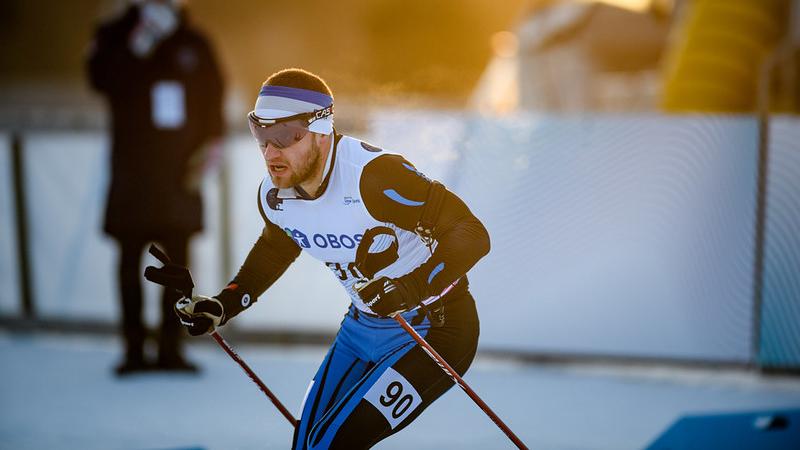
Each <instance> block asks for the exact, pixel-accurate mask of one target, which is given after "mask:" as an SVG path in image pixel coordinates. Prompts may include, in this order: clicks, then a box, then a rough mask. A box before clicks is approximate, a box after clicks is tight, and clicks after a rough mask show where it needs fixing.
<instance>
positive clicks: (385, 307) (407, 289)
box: [355, 277, 422, 317]
mask: <svg viewBox="0 0 800 450" xmlns="http://www.w3.org/2000/svg"><path fill="white" fill-rule="evenodd" d="M409 281H410V280H409V279H408V278H407V277H400V278H387V277H379V278H375V279H374V280H369V281H366V282H363V283H357V284H356V286H355V289H356V292H357V293H358V296H359V297H360V298H361V300H362V301H363V302H364V304H365V305H367V306H368V307H369V308H370V309H371V310H372V311H373V312H374V313H375V314H377V315H379V316H384V317H393V316H394V315H395V314H398V313H401V312H403V311H408V310H409V309H412V308H414V307H416V306H417V305H418V304H419V303H420V302H421V301H422V296H421V295H419V293H418V292H416V291H417V290H416V289H414V286H413V283H409Z"/></svg>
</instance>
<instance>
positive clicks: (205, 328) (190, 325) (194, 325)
mask: <svg viewBox="0 0 800 450" xmlns="http://www.w3.org/2000/svg"><path fill="white" fill-rule="evenodd" d="M175 314H177V315H178V318H180V319H181V323H182V324H183V325H184V326H185V327H186V328H187V329H188V330H189V334H191V335H192V336H200V335H201V334H206V333H211V332H213V331H214V330H216V329H217V327H218V326H220V323H221V322H222V318H223V316H224V315H225V310H224V309H223V307H222V303H221V302H220V301H219V300H218V299H216V298H213V297H206V296H204V295H195V296H194V297H192V298H182V299H180V300H178V302H177V303H175Z"/></svg>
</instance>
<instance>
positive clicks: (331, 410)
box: [151, 69, 489, 449]
mask: <svg viewBox="0 0 800 450" xmlns="http://www.w3.org/2000/svg"><path fill="white" fill-rule="evenodd" d="M248 120H249V123H250V129H251V131H252V133H253V136H254V137H255V139H256V141H257V142H258V146H259V149H260V151H261V153H262V155H263V157H264V160H265V165H266V169H267V174H266V176H265V177H264V179H263V181H262V182H261V186H260V187H259V192H258V207H259V211H260V213H261V215H262V218H263V220H264V229H263V231H262V234H261V235H260V236H259V237H258V239H257V240H256V242H255V244H254V245H253V247H252V249H251V250H250V253H249V254H248V256H247V258H246V259H245V261H244V264H243V265H242V267H241V268H240V270H239V272H238V273H237V275H236V276H235V277H234V279H233V280H232V281H231V283H230V284H229V285H228V286H227V287H226V288H225V289H223V290H222V292H221V293H219V294H218V295H217V296H216V297H206V296H201V295H195V296H193V297H192V298H191V299H188V298H187V299H182V300H181V301H179V302H178V303H177V304H176V312H177V313H178V316H179V317H180V318H181V321H182V322H183V324H184V325H186V326H187V327H188V329H189V333H190V334H192V335H201V334H204V333H209V332H212V331H214V330H215V329H216V328H217V327H219V326H221V325H224V324H226V323H227V322H229V321H230V320H231V319H232V318H233V317H234V316H236V315H237V314H239V313H241V312H242V311H243V310H245V309H247V308H249V307H250V306H251V305H252V304H253V303H255V301H256V299H257V298H258V296H259V295H261V294H262V293H263V292H264V291H265V290H266V289H267V288H269V287H270V286H271V285H272V284H273V283H274V282H275V281H276V280H277V279H278V278H279V277H280V276H281V275H282V274H283V273H284V272H285V271H286V269H287V268H288V267H289V265H290V264H291V263H292V262H293V261H294V260H295V259H296V258H297V256H298V255H299V254H300V252H301V251H306V252H308V253H309V254H310V255H311V256H312V257H314V258H316V259H318V260H319V261H320V262H322V263H323V264H325V265H326V266H327V267H328V268H329V269H330V270H331V272H332V273H333V275H334V276H335V277H336V278H337V279H338V280H339V281H340V282H341V284H342V286H343V287H344V289H345V290H346V291H347V293H348V294H349V296H350V298H351V304H350V306H349V309H348V311H347V312H346V314H345V316H344V319H343V321H342V325H341V328H340V330H339V333H338V334H337V337H336V339H335V341H334V343H333V344H332V346H331V348H330V350H329V352H328V354H327V356H326V357H325V359H324V360H323V362H322V365H321V366H320V368H319V370H318V372H317V374H316V375H315V376H314V377H313V379H312V381H311V384H310V385H309V387H308V391H307V393H306V396H305V399H304V401H303V406H302V414H301V419H300V422H299V424H298V426H297V428H296V429H295V434H294V443H293V445H292V448H294V449H306V448H348V449H350V448H369V447H371V446H373V445H375V444H376V443H378V442H379V441H381V440H382V439H385V438H386V437H388V436H390V435H392V434H394V433H396V432H398V431H399V430H401V429H403V428H404V427H405V426H407V425H408V424H409V423H411V422H412V421H413V420H414V419H415V418H416V417H418V416H419V414H421V413H422V411H423V410H424V409H425V408H427V407H428V406H429V405H430V404H431V403H432V402H433V401H435V400H436V399H437V398H439V397H440V396H441V395H442V394H444V393H445V392H446V391H447V390H448V389H450V388H451V387H452V386H453V381H452V380H451V378H450V377H449V376H448V375H446V374H445V372H444V371H443V370H442V369H441V368H440V367H439V366H438V365H437V363H436V362H434V360H432V359H431V357H430V356H429V355H427V354H426V353H425V351H424V350H423V348H422V347H420V346H419V344H417V343H416V341H414V340H413V338H412V337H411V336H410V335H409V334H407V333H406V332H405V331H404V330H403V329H402V327H401V326H400V324H399V323H398V322H397V321H396V320H394V319H393V317H394V316H395V315H397V314H401V315H402V317H403V318H405V319H406V320H407V321H408V322H409V323H410V324H411V326H413V327H414V328H415V329H416V330H417V331H418V332H419V333H420V334H421V335H422V336H424V337H425V339H426V340H427V341H428V342H429V343H430V344H431V345H432V346H433V347H434V348H435V349H436V351H437V352H439V353H440V354H441V355H442V356H443V357H444V358H445V360H447V361H448V362H449V363H450V364H451V365H452V366H453V368H454V369H455V370H456V371H458V372H459V373H460V374H464V373H465V372H466V371H467V369H468V368H469V366H470V365H471V363H472V360H473V358H474V357H475V352H476V349H477V343H478V334H479V325H478V315H477V312H476V309H475V300H474V299H473V298H472V296H471V294H470V292H469V288H468V284H469V283H468V281H467V277H466V273H467V271H468V270H469V269H470V268H472V266H473V265H474V264H475V263H477V262H478V260H479V259H480V258H482V257H483V256H484V255H486V254H487V253H488V252H489V235H488V233H487V231H486V229H485V228H484V226H483V224H482V223H481V222H480V221H479V220H478V219H477V218H476V217H475V216H474V215H473V214H472V212H471V211H470V210H469V208H468V207H467V205H466V204H464V202H463V201H461V199H459V198H458V197H457V196H456V195H455V194H453V193H452V192H450V191H448V190H447V189H446V188H445V187H444V186H443V185H442V184H440V183H438V182H436V181H431V180H430V179H428V178H427V177H425V176H424V175H423V174H421V173H420V172H418V171H417V170H416V168H415V167H414V166H413V165H412V164H411V163H409V162H408V161H407V160H405V159H404V158H403V157H402V156H401V155H398V154H393V153H390V152H386V151H383V150H382V149H380V148H377V147H375V146H372V145H370V144H367V143H366V142H363V141H361V140H358V139H355V138H352V137H349V136H345V135H342V134H339V133H338V132H336V130H334V128H333V94H332V93H331V91H330V89H329V88H328V86H327V84H326V83H325V81H324V80H322V79H321V78H319V77H318V76H316V75H314V74H312V73H310V72H307V71H305V70H302V69H286V70H283V71H280V72H277V73H275V74H273V75H272V76H270V77H269V78H268V79H267V81H266V82H265V83H264V85H263V86H262V89H261V91H260V94H259V96H258V99H257V100H256V105H255V109H254V110H253V111H252V112H251V113H250V114H249V115H248ZM162 270H164V273H163V277H164V279H165V280H168V279H169V277H170V273H169V272H168V271H166V269H162ZM151 279H153V278H151ZM153 281H156V280H155V279H153ZM157 282H158V281H157ZM164 284H166V283H164ZM296 303H297V314H298V315H302V314H303V313H304V312H303V308H305V306H304V301H303V295H302V292H298V298H297V302H296Z"/></svg>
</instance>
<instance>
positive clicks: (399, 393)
mask: <svg viewBox="0 0 800 450" xmlns="http://www.w3.org/2000/svg"><path fill="white" fill-rule="evenodd" d="M364 399H365V400H367V401H368V402H370V403H372V406H374V407H375V408H377V409H378V411H380V412H381V414H383V417H385V418H386V420H387V421H388V422H389V426H391V427H392V429H394V428H395V427H396V426H397V425H398V424H399V423H400V422H402V421H403V420H404V419H405V418H406V417H408V415H409V414H411V413H412V412H413V411H414V410H415V409H417V406H419V405H420V403H422V397H420V395H419V393H418V392H417V390H416V389H414V386H412V385H411V383H409V382H408V380H406V378H405V377H404V376H403V375H401V374H400V372H397V371H396V370H394V369H392V368H391V367H389V368H388V369H386V372H384V373H383V375H381V377H380V378H379V379H378V381H376V382H375V384H374V385H372V387H371V388H370V390H369V391H367V393H366V395H364Z"/></svg>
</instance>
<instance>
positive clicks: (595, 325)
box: [0, 111, 800, 368]
mask: <svg viewBox="0 0 800 450" xmlns="http://www.w3.org/2000/svg"><path fill="white" fill-rule="evenodd" d="M799 125H800V121H798V120H797V119H796V118H795V119H792V118H777V119H775V120H774V121H773V124H772V128H771V138H770V141H769V142H770V148H769V153H768V154H769V157H770V159H769V161H768V163H769V165H768V168H769V170H768V172H767V175H768V179H767V184H766V185H767V196H766V205H767V209H766V214H765V217H766V222H765V232H766V233H765V239H764V247H763V249H764V268H763V290H762V294H763V295H762V296H761V297H760V298H761V302H762V304H761V305H759V304H758V298H759V297H758V296H756V295H755V293H754V286H756V283H755V280H754V277H755V276H757V275H754V274H757V273H758V271H756V270H754V269H755V266H754V264H755V261H756V257H755V255H756V249H757V248H758V245H760V244H759V243H758V242H757V241H758V240H757V239H756V223H757V220H756V214H757V211H758V208H757V202H758V198H759V197H758V195H757V189H758V185H759V184H758V181H759V180H758V169H759V149H758V144H759V139H758V124H757V122H756V119H754V118H749V117H712V116H660V115H652V116H645V117H630V116H627V117H626V116H591V117H556V116H516V117H513V118H506V119H487V118H482V117H475V116H467V115H460V114H452V113H447V112H420V111H408V112H402V111H379V112H377V113H375V114H374V115H373V119H372V123H371V127H370V132H369V133H368V135H367V136H363V137H366V138H367V139H368V140H371V141H372V143H373V144H375V145H378V146H381V147H384V148H386V149H387V150H390V151H398V152H401V153H404V154H405V155H407V157H408V158H409V159H410V160H412V161H413V162H415V164H416V165H417V166H418V168H420V169H421V170H422V171H423V172H426V173H427V174H428V175H429V176H431V177H433V178H437V179H440V180H442V181H444V182H445V183H446V184H447V185H448V186H449V187H450V188H451V189H452V190H454V191H455V192H457V193H459V195H461V196H462V197H463V198H464V199H465V200H466V201H467V203H468V204H469V205H470V207H471V208H472V209H473V211H474V212H475V213H476V214H477V215H478V216H479V217H480V218H481V219H482V220H483V221H484V223H485V224H486V225H487V227H488V229H489V231H490V234H491V236H492V252H491V253H490V255H489V256H488V257H487V258H485V259H484V260H483V261H481V262H480V263H479V264H478V265H477V266H476V268H475V269H474V270H473V272H471V275H470V279H471V282H472V290H473V292H474V294H475V297H476V299H477V301H478V307H479V311H480V313H481V325H482V342H481V345H482V349H483V350H495V351H501V352H511V353H516V354H521V355H554V356H559V355H562V356H563V355H568V356H593V357H594V356H603V357H608V356H610V357H622V358H656V359H667V360H681V361H694V362H712V363H730V364H760V365H764V366H769V367H783V368H799V367H800V325H798V324H799V323H800V306H798V305H800V300H799V299H800V284H799V283H800V182H798V180H799V179H800V147H799V146H798V144H797V142H800V136H798V131H797V130H798V129H800V126H799ZM10 136H11V135H10V133H6V134H4V135H2V138H0V177H1V178H0V180H2V181H0V268H1V269H2V273H1V274H0V282H2V283H3V284H2V285H3V286H4V289H2V290H0V316H1V317H2V318H3V320H2V322H0V323H5V324H13V323H14V321H15V320H17V319H15V318H19V317H21V316H23V315H24V314H23V313H24V310H23V308H22V306H21V305H22V300H23V295H22V289H21V283H20V282H19V280H20V279H21V277H20V275H21V274H20V268H19V256H18V253H19V252H18V249H19V248H20V247H19V246H20V245H21V244H22V243H21V242H19V238H18V233H17V231H18V230H17V228H16V226H17V222H18V221H17V220H16V219H17V218H18V217H17V214H18V212H17V209H16V205H15V198H17V197H16V194H17V193H16V192H15V188H14V182H13V180H14V179H15V176H14V173H13V172H14V164H13V155H12V153H13V152H12V148H11V144H10V142H11V140H10ZM20 136H21V140H20V143H21V156H22V161H21V163H22V171H21V172H20V173H19V174H18V175H20V176H21V180H22V184H21V186H22V189H24V191H25V192H24V197H25V199H26V200H25V205H24V206H25V207H24V208H23V210H24V211H25V216H26V219H27V223H28V229H27V238H26V240H27V248H28V249H29V251H28V255H29V256H30V264H29V266H30V270H29V275H30V280H31V283H30V285H31V288H32V292H31V293H30V297H31V298H32V300H33V301H32V303H33V307H34V308H33V309H34V312H35V318H36V319H38V320H48V321H52V322H59V321H64V320H67V321H70V320H71V321H78V322H80V321H94V322H97V323H103V324H108V325H111V324H113V323H114V322H115V320H116V317H117V311H118V305H117V300H116V284H115V283H116V281H115V276H114V272H115V270H116V269H115V266H116V249H115V247H114V245H113V242H112V241H110V240H109V239H107V238H106V237H104V236H103V235H102V234H101V232H100V229H101V220H102V212H103V210H102V208H103V205H104V197H105V189H106V184H107V181H108V180H107V159H108V155H107V148H108V141H107V138H106V136H105V135H104V134H102V133H96V132H47V131H40V132H38V131H30V132H26V133H24V134H21V135H20ZM251 147H252V146H251V143H250V138H249V137H247V136H244V135H234V136H231V137H229V138H228V139H227V142H226V149H227V151H226V168H227V173H228V176H227V177H220V176H219V174H217V175H214V176H211V177H209V178H207V179H206V180H205V183H204V186H203V189H204V192H205V198H206V206H207V207H206V215H207V230H206V231H205V232H204V233H203V234H202V235H199V236H198V237H197V238H196V239H195V240H194V241H193V273H194V274H195V278H196V279H197V283H198V291H199V292H204V293H210V294H213V293H216V292H217V291H218V289H219V288H220V286H222V285H223V283H225V282H226V281H227V280H228V278H229V277H230V276H232V275H233V273H234V272H235V270H236V268H237V267H238V263H239V262H241V261H243V260H244V257H245V256H246V253H247V251H248V250H249V248H250V246H251V244H252V243H253V242H254V240H255V238H256V237H257V235H258V233H259V231H260V228H261V222H260V221H261V218H260V216H259V214H258V211H257V208H256V205H255V195H254V193H255V190H256V189H257V187H258V184H259V182H260V180H261V177H262V176H263V163H262V162H261V160H260V155H259V154H258V153H257V152H255V151H254V149H253V148H251ZM221 180H229V181H228V182H227V183H222V181H221ZM221 184H225V185H226V187H227V189H220V185H221ZM221 211H227V212H226V215H227V218H228V220H229V221H230V230H231V232H230V233H228V234H227V235H224V236H223V233H222V232H221V223H222V222H221V221H220V215H221ZM225 246H228V247H229V250H230V253H231V255H232V261H233V265H232V267H226V268H224V269H223V268H221V264H220V258H222V256H221V255H222V254H223V253H224V252H223V249H224V248H225ZM145 259H146V260H147V261H149V257H148V258H145ZM223 272H226V273H223ZM146 293H147V296H148V299H149V300H148V303H149V304H148V314H147V318H148V321H150V322H151V323H154V321H155V317H154V316H155V314H156V310H157V308H156V307H155V304H154V302H155V301H156V300H155V298H156V295H155V294H156V289H155V288H154V287H152V286H148V287H147V291H146ZM347 301H348V300H347V298H346V295H345V294H344V292H343V290H342V289H341V288H340V287H339V286H338V283H337V282H336V281H335V279H334V278H333V277H332V276H331V275H330V273H329V271H328V270H327V268H325V267H324V265H321V264H318V263H316V262H315V261H313V260H312V259H310V258H309V257H307V256H305V255H303V256H301V258H300V259H299V260H298V261H297V262H296V263H295V265H294V266H293V267H291V268H290V269H289V271H287V273H286V274H285V276H284V277H283V278H281V279H280V280H279V281H278V283H276V285H275V286H273V287H272V288H271V289H270V290H269V291H267V293H266V294H264V295H263V296H262V299H261V302H260V303H259V304H258V306H256V308H255V309H254V310H253V311H250V312H249V313H248V314H244V315H243V316H242V317H240V318H237V320H236V321H235V326H236V327H237V329H238V330H239V331H240V332H242V333H257V332H262V331H265V330H272V331H279V332H280V333H284V334H289V335H297V336H302V335H330V334H332V333H333V332H334V331H335V330H336V327H337V325H338V323H339V321H340V319H341V315H342V314H343V312H344V309H345V305H346V304H347Z"/></svg>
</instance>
